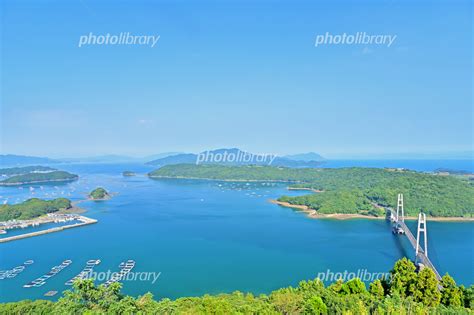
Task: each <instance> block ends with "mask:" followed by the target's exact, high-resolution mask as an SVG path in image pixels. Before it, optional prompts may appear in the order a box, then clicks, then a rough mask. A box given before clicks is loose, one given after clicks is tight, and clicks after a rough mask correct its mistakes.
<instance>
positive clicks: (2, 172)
mask: <svg viewBox="0 0 474 315" xmlns="http://www.w3.org/2000/svg"><path fill="white" fill-rule="evenodd" d="M52 171H56V169H55V168H52V167H48V166H23V167H10V168H2V169H0V176H14V175H23V174H28V173H47V172H52Z"/></svg>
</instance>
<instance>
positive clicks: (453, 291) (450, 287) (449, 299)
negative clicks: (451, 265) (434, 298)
mask: <svg viewBox="0 0 474 315" xmlns="http://www.w3.org/2000/svg"><path fill="white" fill-rule="evenodd" d="M441 286H442V287H443V289H442V290H441V303H443V304H444V305H449V306H461V305H462V304H463V294H462V290H461V289H460V288H458V287H457V286H456V282H455V281H454V279H453V278H452V277H451V276H450V275H448V274H446V275H444V276H443V278H442V279H441Z"/></svg>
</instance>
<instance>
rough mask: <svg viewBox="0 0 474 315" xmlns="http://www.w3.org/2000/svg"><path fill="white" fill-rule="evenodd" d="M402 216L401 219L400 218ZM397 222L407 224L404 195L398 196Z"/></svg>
mask: <svg viewBox="0 0 474 315" xmlns="http://www.w3.org/2000/svg"><path fill="white" fill-rule="evenodd" d="M400 215H401V217H400ZM395 221H396V222H399V221H402V222H405V211H404V210H403V194H398V201H397V216H396V218H395Z"/></svg>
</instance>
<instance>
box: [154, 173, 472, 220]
mask: <svg viewBox="0 0 474 315" xmlns="http://www.w3.org/2000/svg"><path fill="white" fill-rule="evenodd" d="M148 176H149V177H150V178H190V179H211V180H226V181H274V182H286V183H288V184H289V187H290V188H292V189H304V190H313V191H322V192H318V193H313V194H308V195H303V196H298V197H289V196H282V197H280V198H279V199H278V200H277V201H278V202H279V203H280V204H282V205H287V206H297V207H306V208H307V209H311V210H314V211H316V212H317V213H318V214H360V215H366V216H371V217H377V216H378V217H380V216H384V214H385V212H384V210H383V209H382V208H381V206H385V207H392V208H394V207H396V201H397V194H398V193H403V194H404V197H405V213H406V214H407V215H408V216H416V215H418V213H419V211H424V212H425V213H426V214H427V215H428V216H431V217H462V218H472V217H473V214H474V186H473V185H472V184H470V183H469V181H468V180H463V179H460V178H458V177H455V176H439V175H435V174H428V173H420V172H415V171H405V170H388V169H377V168H360V167H352V168H334V169H330V168H325V169H322V168H318V169H314V168H285V167H271V166H223V165H189V164H181V165H169V166H165V167H162V168H160V169H157V170H155V171H152V172H150V173H149V174H148Z"/></svg>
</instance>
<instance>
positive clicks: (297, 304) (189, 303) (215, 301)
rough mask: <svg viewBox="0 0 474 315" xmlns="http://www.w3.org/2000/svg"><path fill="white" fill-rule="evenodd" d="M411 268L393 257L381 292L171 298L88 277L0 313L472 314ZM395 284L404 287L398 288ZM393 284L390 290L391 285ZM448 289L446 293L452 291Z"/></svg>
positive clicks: (306, 285)
mask: <svg viewBox="0 0 474 315" xmlns="http://www.w3.org/2000/svg"><path fill="white" fill-rule="evenodd" d="M413 267H414V265H413V263H412V262H410V261H409V260H407V259H402V260H400V261H398V262H397V263H396V264H395V266H394V269H393V270H392V275H393V276H400V277H401V278H403V281H402V282H400V281H397V282H389V283H388V286H389V287H388V288H387V290H386V291H385V289H384V284H383V283H382V282H381V281H379V280H375V281H374V282H373V283H371V284H370V293H369V292H367V291H366V289H365V285H364V283H363V282H362V281H360V280H359V279H352V280H350V281H348V282H343V281H341V280H340V281H337V282H336V283H333V284H332V285H330V286H329V287H327V288H326V287H324V284H323V283H322V282H321V281H320V280H319V279H315V280H310V281H301V282H300V283H299V285H298V286H297V287H288V288H282V289H279V290H276V291H273V292H271V293H270V294H269V295H260V296H254V295H253V294H244V293H241V292H238V291H237V292H233V293H231V294H218V295H204V296H202V297H183V298H179V299H176V300H174V301H173V300H170V299H166V298H165V299H162V300H160V301H156V300H154V299H153V296H152V295H151V294H150V293H147V294H145V295H143V296H139V297H137V298H133V297H130V296H124V295H122V294H121V293H120V287H121V285H120V284H119V283H114V284H113V285H111V286H109V287H107V288H106V287H104V286H102V285H100V286H95V285H94V283H93V280H82V281H81V280H79V281H77V282H75V283H74V286H73V290H72V291H65V293H64V296H63V297H61V298H60V299H59V300H58V301H57V302H54V303H53V302H49V301H42V300H36V301H29V300H27V301H20V302H13V303H5V304H0V314H7V315H8V314H86V313H87V314H369V313H370V314H472V311H471V310H470V309H469V307H470V306H469V304H466V303H469V302H470V301H471V300H469V299H464V300H462V299H461V300H459V299H456V301H457V302H459V301H462V303H461V304H459V305H454V304H456V303H457V302H456V303H454V304H453V303H452V301H453V299H452V298H451V299H443V298H441V299H439V298H437V296H438V297H439V295H440V294H442V293H440V291H439V289H438V287H437V282H436V278H435V277H434V274H433V272H432V271H431V270H429V269H428V268H424V269H422V270H421V271H420V272H419V273H418V274H416V272H415V271H414V268H413ZM413 272H415V278H414V279H413V277H412V276H413V275H412V273H413ZM433 280H434V282H433ZM412 281H413V283H412ZM401 283H404V284H403V285H405V286H407V287H400V286H401V285H402V284H401ZM442 284H444V285H446V287H444V288H443V289H442V291H441V292H443V291H444V290H445V289H447V288H449V289H450V290H458V291H456V294H458V293H459V292H465V291H468V290H470V292H471V293H472V291H473V287H471V288H469V289H466V288H463V287H457V286H456V284H455V283H454V281H451V279H450V277H449V276H445V277H444V278H443V281H442ZM394 285H396V286H397V288H396V289H395V288H392V287H391V286H394ZM385 292H387V293H385ZM390 292H394V293H393V294H392V293H390ZM399 292H400V293H402V292H404V294H405V296H401V295H400V294H398V293H399ZM450 292H451V293H450V295H449V296H450V297H452V293H453V292H454V291H450ZM407 293H409V294H407ZM446 294H447V292H445V293H444V296H447V295H446ZM440 302H441V304H439V303H440Z"/></svg>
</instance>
